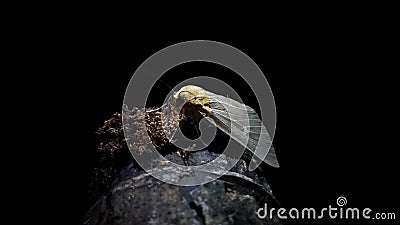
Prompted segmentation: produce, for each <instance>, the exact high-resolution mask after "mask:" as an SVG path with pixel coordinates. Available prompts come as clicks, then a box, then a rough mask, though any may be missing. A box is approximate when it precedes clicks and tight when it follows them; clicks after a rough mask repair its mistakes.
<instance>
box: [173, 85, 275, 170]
mask: <svg viewBox="0 0 400 225" xmlns="http://www.w3.org/2000/svg"><path fill="white" fill-rule="evenodd" d="M169 101H171V103H170V104H171V105H175V106H176V105H180V106H181V107H179V108H180V109H181V110H180V113H182V114H183V115H185V116H187V117H190V118H191V120H192V121H195V122H198V121H200V120H201V119H202V118H203V117H204V118H207V119H213V120H214V122H215V125H216V127H217V128H219V129H220V130H221V131H223V132H224V133H226V134H227V135H229V136H230V137H231V138H233V139H234V140H235V141H237V142H238V143H239V144H241V145H242V146H244V147H245V148H247V149H248V150H250V151H251V152H252V153H253V154H254V156H255V157H253V158H252V160H251V161H250V164H249V170H250V171H252V170H254V169H255V168H257V167H258V166H259V165H260V164H261V162H262V161H264V162H266V163H267V164H269V165H271V166H273V167H279V163H278V160H277V158H276V154H275V149H274V148H273V147H272V140H271V137H270V135H269V133H268V131H267V129H266V128H265V126H264V124H263V123H262V121H261V120H260V118H259V117H258V115H257V113H256V111H255V110H254V109H252V108H251V107H249V106H247V105H245V104H242V103H240V102H238V101H236V100H233V99H231V98H228V97H224V96H222V95H218V94H215V93H213V92H210V91H207V90H205V89H203V88H201V87H199V86H194V85H187V86H184V87H182V88H181V89H180V90H179V91H177V92H175V93H174V94H173V95H172V97H170V100H169Z"/></svg>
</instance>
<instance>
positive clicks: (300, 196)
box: [49, 23, 400, 223]
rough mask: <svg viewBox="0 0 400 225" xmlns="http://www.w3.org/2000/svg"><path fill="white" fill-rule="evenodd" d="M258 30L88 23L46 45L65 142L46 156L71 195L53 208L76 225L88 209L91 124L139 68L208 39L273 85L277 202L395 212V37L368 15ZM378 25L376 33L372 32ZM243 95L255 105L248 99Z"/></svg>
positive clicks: (118, 100)
mask: <svg viewBox="0 0 400 225" xmlns="http://www.w3.org/2000/svg"><path fill="white" fill-rule="evenodd" d="M371 26H372V27H371ZM259 29H264V31H263V32H255V31H246V32H245V31H242V32H232V33H229V34H226V35H225V36H223V35H212V34H211V32H208V33H202V32H199V33H196V34H194V35H187V34H186V35H184V34H182V33H176V34H175V35H171V34H168V33H165V32H159V33H158V32H156V33H152V34H147V33H146V32H144V31H141V30H140V28H134V27H128V28H122V29H119V28H118V29H117V28H114V27H113V26H112V25H111V26H110V25H108V26H106V25H104V26H103V25H100V26H99V25H97V26H91V25H90V24H88V26H85V25H83V26H81V27H79V28H77V29H76V30H75V29H70V30H72V31H73V32H72V33H69V32H66V33H65V34H66V35H67V36H66V38H64V39H63V41H60V43H58V44H57V46H61V47H57V48H55V49H54V50H52V51H51V52H55V53H57V56H55V55H54V57H55V58H54V59H53V61H56V62H55V65H53V66H54V67H55V68H56V69H55V70H54V74H56V75H57V76H55V78H54V80H52V82H53V84H54V86H53V87H52V89H54V91H56V92H52V93H56V95H59V96H58V99H60V101H59V102H55V103H54V104H55V105H56V107H55V108H54V110H53V111H55V113H54V114H55V115H59V117H58V118H57V126H62V127H64V130H65V132H62V134H60V135H56V136H57V140H62V142H63V144H61V145H62V149H63V150H62V152H57V151H54V152H52V153H50V157H52V158H54V160H52V161H51V163H52V167H51V168H52V170H55V171H59V172H60V173H61V174H60V177H62V179H61V181H60V182H61V183H59V184H60V186H62V187H63V188H65V189H66V191H63V194H62V195H58V194H49V195H51V196H54V197H55V196H56V195H57V197H56V200H57V202H58V203H55V204H57V205H54V204H53V205H49V208H60V209H61V208H64V207H65V208H66V209H65V210H63V212H64V213H65V212H68V216H67V219H66V220H68V221H69V220H70V221H71V222H79V220H80V219H81V218H82V216H83V214H84V213H85V210H87V209H88V203H87V198H88V194H87V192H88V182H89V181H88V178H89V174H90V170H91V168H92V166H93V164H94V153H95V150H96V146H97V143H96V137H95V134H94V132H95V131H96V130H97V128H98V127H99V126H101V125H102V123H103V121H104V120H106V119H108V118H109V117H110V116H111V115H112V114H113V113H114V112H118V111H120V109H121V106H122V100H123V96H124V92H125V88H126V86H127V84H128V82H129V80H130V78H131V76H132V74H133V73H134V71H135V70H136V68H137V67H138V66H139V65H140V64H141V63H142V62H143V61H144V60H145V59H146V58H148V57H149V56H151V55H152V54H154V53H155V52H157V51H158V50H160V49H162V48H165V47H167V46H169V45H171V44H175V43H179V42H182V41H187V40H196V39H206V40H214V41H219V42H223V43H226V44H229V45H232V46H234V47H236V48H238V49H240V50H241V51H243V52H244V53H246V54H247V55H248V56H249V57H251V58H252V59H253V60H254V61H255V62H256V63H257V64H258V66H259V67H260V68H261V70H262V71H263V73H264V74H265V76H266V78H267V80H268V82H269V84H270V86H271V88H272V91H273V94H274V97H275V102H276V108H277V128H276V134H275V139H274V145H275V147H276V150H277V156H278V159H279V162H280V165H281V168H279V169H273V168H270V169H268V170H267V172H268V173H269V174H268V175H267V179H268V181H269V183H270V185H271V187H272V190H273V191H274V193H275V195H276V197H277V199H278V200H279V201H280V202H281V204H282V206H283V207H286V208H291V207H316V208H318V207H327V206H328V205H329V204H330V205H333V206H335V205H336V199H337V197H339V196H345V197H346V198H347V200H348V205H347V206H348V207H362V208H363V207H370V208H372V209H373V210H376V211H377V212H393V211H395V212H396V211H397V213H398V212H399V211H398V198H397V191H398V190H399V189H398V187H399V186H398V184H395V182H396V180H397V179H396V178H397V171H398V170H397V169H396V168H398V166H397V164H398V162H397V160H398V158H397V157H396V151H398V148H397V147H396V146H397V145H395V144H394V142H395V140H396V134H397V133H398V132H396V129H395V128H396V127H395V122H394V119H395V118H396V116H395V115H396V114H395V113H394V109H395V105H396V104H398V103H397V101H396V96H395V92H396V89H395V86H396V85H395V84H396V83H394V82H393V76H394V75H396V74H395V73H394V71H391V70H390V69H388V66H387V65H388V64H391V63H392V62H393V60H394V59H393V58H392V57H390V55H388V52H390V51H391V50H390V48H391V46H390V45H388V44H387V43H385V41H384V40H386V38H384V37H385V35H388V36H390V34H387V33H385V31H386V29H385V28H381V27H379V26H374V25H371V24H370V23H365V24H364V25H362V24H354V25H353V24H346V26H344V25H343V26H342V24H339V25H338V24H335V23H332V24H327V23H322V24H312V25H307V26H304V24H301V23H300V24H295V25H293V26H284V27H282V28H271V29H270V28H264V27H259ZM379 32H382V33H381V34H382V35H384V37H383V38H382V37H380V38H379V39H378V38H376V36H372V35H371V33H375V34H376V33H379ZM171 33H173V32H172V31H171ZM183 33H185V32H183ZM61 35H63V33H62V32H61ZM378 36H379V35H378ZM60 53H61V54H60ZM59 55H61V56H59ZM58 56H59V57H58ZM212 69H213V67H212V66H211V67H210V68H207V67H205V68H204V69H203V70H202V71H201V70H200V71H199V73H204V74H205V75H206V73H207V72H209V71H211V70H212ZM214 69H215V68H214ZM188 70H190V69H188ZM216 71H217V72H216V74H218V69H216ZM220 76H221V78H223V79H226V80H225V81H230V82H232V83H233V85H240V84H238V83H235V82H234V81H235V80H234V79H231V78H230V77H224V74H220ZM176 80H179V79H176ZM163 81H164V82H165V83H167V84H168V85H170V86H173V85H174V84H173V82H172V84H171V83H168V82H169V80H168V79H167V80H163ZM159 88H160V90H162V91H160V95H162V93H164V92H168V91H169V89H168V88H167V87H166V86H163V85H160V86H159ZM239 93H240V89H239ZM242 94H243V95H244V96H245V98H246V99H245V101H246V102H247V103H248V104H249V105H253V106H254V99H252V97H251V96H247V97H246V93H242ZM160 98H163V96H160ZM49 108H50V109H52V107H51V106H49ZM54 130H56V129H54ZM60 153H61V154H60ZM57 184H58V183H57ZM50 189H51V188H50ZM49 193H50V192H49ZM397 216H400V215H397ZM292 222H294V221H292ZM303 222H304V221H303ZM305 222H306V223H307V221H305ZM313 222H315V221H313ZM336 222H338V221H336Z"/></svg>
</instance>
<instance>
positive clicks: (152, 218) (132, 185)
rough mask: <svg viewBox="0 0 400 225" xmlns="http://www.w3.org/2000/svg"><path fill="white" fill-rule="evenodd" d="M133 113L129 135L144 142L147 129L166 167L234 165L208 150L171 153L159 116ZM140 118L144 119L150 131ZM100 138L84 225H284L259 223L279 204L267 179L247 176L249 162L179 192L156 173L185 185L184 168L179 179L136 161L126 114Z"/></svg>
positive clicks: (118, 116)
mask: <svg viewBox="0 0 400 225" xmlns="http://www.w3.org/2000/svg"><path fill="white" fill-rule="evenodd" d="M132 113H135V114H130V115H129V119H130V120H131V123H130V124H131V126H132V127H131V128H130V129H132V130H136V131H135V133H134V135H137V136H140V137H142V136H143V137H145V135H143V132H146V131H145V130H143V129H147V131H148V132H150V133H151V135H150V136H151V140H152V142H153V144H155V146H158V147H157V149H158V150H159V151H160V152H161V153H162V155H163V156H164V157H165V158H166V159H167V160H169V161H168V162H166V163H176V164H180V165H201V164H204V163H207V162H209V161H212V160H214V159H215V158H217V157H218V156H221V157H220V160H222V162H221V163H224V162H228V161H229V160H232V159H230V158H229V157H226V156H225V155H220V154H218V153H216V152H215V151H209V150H207V149H206V150H204V151H198V152H190V153H186V152H185V151H182V150H180V149H176V148H173V147H172V146H171V145H169V144H168V143H166V142H165V141H166V139H165V136H164V134H163V133H162V131H160V130H159V128H158V126H159V119H157V118H158V117H159V114H157V111H153V114H152V115H150V114H143V112H140V111H138V110H136V111H135V110H133V111H132ZM136 118H146V121H147V125H146V126H144V125H143V124H141V123H139V122H138V121H137V120H136ZM98 133H99V139H100V144H99V148H98V161H99V163H98V165H97V166H96V168H94V174H93V180H92V184H91V186H90V190H91V199H90V200H89V201H91V202H92V206H91V207H90V209H89V210H88V212H87V215H86V216H85V218H83V220H82V224H87V225H104V224H110V225H113V224H115V225H119V224H205V225H210V224H280V223H279V221H278V220H277V219H276V216H275V217H274V218H273V219H272V220H270V219H269V218H266V219H262V220H261V219H259V218H258V217H257V215H256V210H257V209H258V208H259V207H262V206H263V205H264V203H267V204H268V205H272V206H274V205H276V204H277V201H276V200H275V198H274V197H273V194H272V190H271V188H270V187H269V185H268V183H267V180H266V179H265V177H264V176H263V175H262V174H259V173H256V172H254V171H253V172H249V171H248V170H247V162H246V160H240V161H239V162H238V163H237V164H236V165H235V166H234V167H233V168H232V169H231V171H230V172H228V173H225V172H224V170H222V169H221V168H218V167H215V168H210V170H209V171H204V173H206V174H208V175H215V174H217V175H218V174H219V175H222V176H221V177H220V178H219V179H218V180H215V181H213V182H210V183H207V184H204V185H200V186H191V187H180V186H175V185H171V184H167V183H164V182H162V181H159V180H157V179H155V178H153V176H152V173H162V174H166V175H168V176H171V177H170V178H173V179H182V178H180V177H179V174H184V173H185V167H183V168H182V169H181V170H182V171H178V173H168V171H167V172H165V171H163V170H161V171H160V169H158V167H157V165H155V166H154V170H152V171H149V172H148V173H145V172H144V171H143V170H142V168H141V167H140V166H138V164H137V163H136V162H135V161H134V160H133V157H131V155H130V152H129V149H128V147H127V145H126V142H125V140H124V137H123V132H122V114H120V113H116V114H114V116H113V117H112V118H111V119H110V120H107V121H105V123H104V126H103V127H101V128H100V129H99V131H98ZM143 141H145V140H143ZM137 147H138V150H140V146H137ZM142 150H143V151H146V149H142ZM164 161H165V160H164ZM174 174H175V175H174ZM176 174H178V175H176ZM174 176H176V177H174Z"/></svg>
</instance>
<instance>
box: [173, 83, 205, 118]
mask: <svg viewBox="0 0 400 225" xmlns="http://www.w3.org/2000/svg"><path fill="white" fill-rule="evenodd" d="M173 98H174V100H175V102H177V103H178V104H181V105H182V106H183V105H185V104H186V103H189V105H191V106H192V107H201V108H203V109H204V110H206V111H207V112H211V110H210V108H209V102H208V95H207V93H206V91H205V90H204V89H203V88H201V87H199V86H195V85H187V86H184V87H182V88H181V89H179V91H177V92H175V94H174V95H173Z"/></svg>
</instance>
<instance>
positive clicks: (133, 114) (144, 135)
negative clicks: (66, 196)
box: [89, 108, 181, 200]
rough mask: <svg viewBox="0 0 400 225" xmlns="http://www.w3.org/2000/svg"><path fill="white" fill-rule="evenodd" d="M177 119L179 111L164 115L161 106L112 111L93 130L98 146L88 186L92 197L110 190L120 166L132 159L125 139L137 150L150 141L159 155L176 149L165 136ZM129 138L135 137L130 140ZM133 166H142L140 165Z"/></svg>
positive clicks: (177, 121) (177, 122) (140, 152)
mask: <svg viewBox="0 0 400 225" xmlns="http://www.w3.org/2000/svg"><path fill="white" fill-rule="evenodd" d="M180 120H181V116H180V115H179V114H177V115H174V114H171V115H168V116H163V115H162V109H161V108H156V109H138V108H133V109H131V110H129V109H127V108H125V109H124V111H123V113H119V112H117V113H114V115H113V116H112V117H111V118H110V119H108V120H106V121H105V122H104V124H103V126H102V127H100V128H99V129H98V130H97V132H96V134H97V135H98V139H99V146H98V148H97V151H96V157H97V160H96V161H97V163H96V166H95V168H94V170H93V173H92V178H91V182H90V187H89V189H90V197H91V200H94V199H96V198H97V197H98V196H101V195H103V194H104V193H105V192H106V191H108V190H110V188H111V185H112V182H113V180H114V179H115V178H116V177H117V176H118V174H119V172H120V171H121V169H122V168H124V167H126V166H127V165H129V164H130V163H134V162H133V158H132V156H131V154H130V150H129V148H128V146H127V143H133V146H131V150H133V151H137V153H139V154H142V153H144V152H146V151H149V150H148V149H147V148H145V147H144V146H146V143H150V142H151V143H152V144H153V145H154V146H155V147H156V149H157V150H158V151H159V152H160V153H161V154H162V155H165V154H167V153H170V152H171V151H176V150H177V149H176V148H175V146H173V145H171V144H170V142H169V140H168V138H167V136H168V137H171V136H172V132H173V129H174V128H175V127H176V125H177V124H179V122H180ZM124 129H125V135H124ZM131 138H133V140H135V141H134V142H129V139H131ZM127 141H128V142H127ZM135 167H137V168H138V169H139V170H140V169H141V168H140V166H139V165H135Z"/></svg>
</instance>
